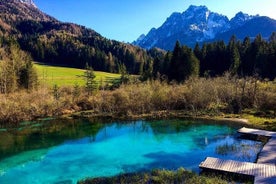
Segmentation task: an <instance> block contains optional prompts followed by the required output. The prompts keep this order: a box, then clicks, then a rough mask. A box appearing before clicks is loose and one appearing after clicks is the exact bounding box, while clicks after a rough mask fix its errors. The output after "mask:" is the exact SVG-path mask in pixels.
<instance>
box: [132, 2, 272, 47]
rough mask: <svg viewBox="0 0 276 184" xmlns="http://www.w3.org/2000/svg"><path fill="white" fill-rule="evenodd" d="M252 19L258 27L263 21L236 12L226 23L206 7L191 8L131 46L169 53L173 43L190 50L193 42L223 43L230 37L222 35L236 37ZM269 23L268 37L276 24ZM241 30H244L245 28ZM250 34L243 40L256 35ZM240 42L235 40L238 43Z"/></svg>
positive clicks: (221, 16)
mask: <svg viewBox="0 0 276 184" xmlns="http://www.w3.org/2000/svg"><path fill="white" fill-rule="evenodd" d="M255 19H259V22H258V23H260V19H266V17H263V16H258V15H256V16H252V15H248V14H246V13H243V12H241V11H240V12H238V13H237V14H236V15H235V16H234V17H233V18H232V19H230V20H229V19H228V17H227V16H225V15H222V14H218V13H216V12H212V11H210V10H209V9H208V8H207V7H206V6H195V5H191V6H189V8H188V9H187V10H186V11H184V12H182V13H179V12H174V13H172V14H171V16H169V17H168V18H167V19H166V21H165V22H164V23H163V24H162V25H161V26H160V27H159V28H153V29H151V30H150V31H149V32H148V34H146V35H145V36H143V37H139V39H137V40H136V41H134V42H133V44H134V45H138V46H141V47H143V48H146V49H150V48H152V47H159V48H161V49H165V50H172V49H173V47H174V44H175V42H176V41H177V40H179V41H180V42H181V43H182V44H185V45H188V46H190V47H193V46H194V45H195V44H196V43H197V42H199V43H204V42H210V41H216V40H218V38H216V37H217V36H218V35H219V36H220V39H221V38H223V40H224V41H226V42H228V40H229V39H230V37H231V36H232V35H231V36H230V37H222V36H221V35H223V33H227V32H229V33H230V32H231V33H232V34H238V33H239V32H237V30H239V29H241V28H242V27H244V26H248V25H247V24H246V23H247V22H250V21H252V20H255ZM264 21H266V20H264ZM270 23H271V24H270V25H268V24H266V25H267V26H268V29H269V32H270V34H271V33H272V32H273V31H275V30H276V20H273V19H271V21H270ZM251 24H252V22H251ZM243 29H244V30H246V29H247V28H243ZM233 30H236V31H233ZM258 30H259V32H258V33H261V34H262V31H263V30H260V29H258ZM264 31H265V35H264V37H269V35H270V34H268V33H267V32H268V31H266V30H264ZM251 32H252V34H253V33H255V35H246V36H250V37H255V36H256V35H257V34H258V33H257V32H256V31H255V32H254V31H251ZM225 35H226V34H225ZM238 35H239V34H238ZM243 38H244V37H238V39H243Z"/></svg>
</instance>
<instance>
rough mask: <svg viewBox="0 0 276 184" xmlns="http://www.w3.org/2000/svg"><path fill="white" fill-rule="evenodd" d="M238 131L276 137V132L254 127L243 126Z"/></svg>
mask: <svg viewBox="0 0 276 184" xmlns="http://www.w3.org/2000/svg"><path fill="white" fill-rule="evenodd" d="M238 132H239V133H242V134H251V135H260V136H265V137H276V132H271V131H266V130H259V129H253V128H245V127H243V128H241V129H239V130H238Z"/></svg>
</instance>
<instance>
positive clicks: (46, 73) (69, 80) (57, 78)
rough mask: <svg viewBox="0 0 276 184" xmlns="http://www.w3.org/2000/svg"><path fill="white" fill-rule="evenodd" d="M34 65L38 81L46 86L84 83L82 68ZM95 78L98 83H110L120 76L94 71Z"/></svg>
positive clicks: (81, 84) (82, 84)
mask: <svg viewBox="0 0 276 184" xmlns="http://www.w3.org/2000/svg"><path fill="white" fill-rule="evenodd" d="M34 67H35V68H36V69H37V73H38V79H39V83H40V84H42V85H47V86H53V85H58V86H73V85H76V84H77V85H80V86H84V85H85V77H84V72H85V70H83V69H76V68H69V67H61V66H50V65H44V64H40V63H35V64H34ZM94 73H95V76H96V78H95V80H96V82H97V83H98V84H99V85H106V84H111V83H112V82H113V81H114V80H118V79H119V78H120V74H114V73H107V72H100V71H94Z"/></svg>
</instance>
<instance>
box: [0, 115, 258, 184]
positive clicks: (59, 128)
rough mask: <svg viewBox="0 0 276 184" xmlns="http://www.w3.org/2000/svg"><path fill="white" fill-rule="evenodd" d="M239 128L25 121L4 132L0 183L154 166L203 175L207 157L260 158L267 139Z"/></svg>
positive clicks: (57, 180) (176, 122) (0, 140)
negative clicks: (247, 137)
mask: <svg viewBox="0 0 276 184" xmlns="http://www.w3.org/2000/svg"><path fill="white" fill-rule="evenodd" d="M238 128H241V126H239V125H237V124H236V125H235V126H233V125H231V124H230V123H225V122H212V121H207V122H206V121H205V122H204V121H191V120H162V121H134V122H118V123H117V122H109V123H103V122H91V121H89V120H70V121H69V120H67V121H64V120H63V121H62V120H60V121H58V120H54V121H49V122H46V123H39V124H30V125H25V127H24V128H21V129H19V130H13V131H8V132H7V131H0V183H1V184H6V183H7V184H10V183H17V184H21V183H22V184H23V183H24V184H28V183H30V184H34V183H76V182H77V181H78V180H80V179H84V178H87V177H103V176H114V175H118V174H123V173H133V172H143V171H150V170H152V169H154V168H165V169H178V168H179V167H184V168H185V169H189V170H192V171H194V172H197V173H199V172H200V170H199V168H198V165H199V164H200V162H202V161H203V160H204V159H205V158H206V157H207V156H211V157H218V158H223V159H233V160H239V161H249V162H254V161H255V160H256V157H257V154H258V152H259V151H260V149H261V148H262V143H261V142H256V141H250V140H244V139H240V138H239V137H238V136H237V134H236V131H237V129H238Z"/></svg>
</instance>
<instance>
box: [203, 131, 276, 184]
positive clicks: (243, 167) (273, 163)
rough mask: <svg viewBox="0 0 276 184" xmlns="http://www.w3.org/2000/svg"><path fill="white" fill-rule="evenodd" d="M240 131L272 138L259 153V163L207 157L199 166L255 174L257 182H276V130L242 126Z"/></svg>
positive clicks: (262, 183)
mask: <svg viewBox="0 0 276 184" xmlns="http://www.w3.org/2000/svg"><path fill="white" fill-rule="evenodd" d="M238 132H239V133H242V134H249V135H257V136H265V137H269V138H270V139H269V141H268V142H267V143H266V144H265V146H264V147H263V149H262V150H261V152H260V153H259V155H258V160H257V163H250V162H239V161H234V160H222V159H218V158H212V157H207V158H206V160H205V161H203V162H202V163H201V164H200V165H199V167H200V168H201V169H209V170H215V171H223V172H228V173H235V174H241V175H247V176H254V177H255V180H254V183H255V184H276V132H270V131H265V130H257V129H251V128H241V129H239V130H238Z"/></svg>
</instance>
